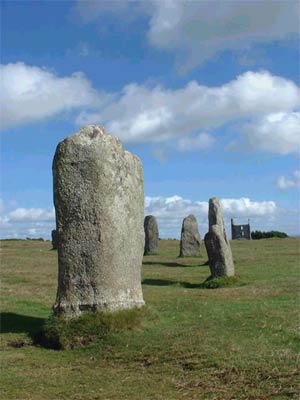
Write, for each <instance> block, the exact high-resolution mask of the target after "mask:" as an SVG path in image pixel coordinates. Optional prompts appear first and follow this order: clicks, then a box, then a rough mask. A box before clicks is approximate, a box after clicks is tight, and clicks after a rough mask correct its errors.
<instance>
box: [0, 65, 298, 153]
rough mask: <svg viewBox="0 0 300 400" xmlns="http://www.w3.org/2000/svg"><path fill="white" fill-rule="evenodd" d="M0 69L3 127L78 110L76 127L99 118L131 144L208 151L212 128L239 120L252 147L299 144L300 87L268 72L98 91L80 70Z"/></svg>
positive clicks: (291, 148)
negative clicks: (216, 82)
mask: <svg viewBox="0 0 300 400" xmlns="http://www.w3.org/2000/svg"><path fill="white" fill-rule="evenodd" d="M1 72H2V77H3V82H4V85H3V90H2V92H1V94H0V99H1V102H2V105H3V107H2V116H1V117H2V118H1V119H2V127H3V128H10V127H14V126H18V125H23V124H28V123H33V122H38V121H42V120H44V119H47V118H50V117H54V116H56V115H58V114H59V113H62V112H66V111H69V112H70V111H72V110H73V111H74V110H75V109H77V110H78V113H77V117H76V123H77V124H78V125H86V124H95V123H99V124H100V125H104V127H105V128H106V129H107V131H108V132H110V133H112V134H114V135H116V136H118V137H119V138H120V139H121V140H123V141H124V142H126V143H152V144H161V143H169V144H171V149H173V150H174V149H177V150H179V151H194V150H203V149H208V148H209V147H212V145H213V144H214V141H215V139H216V135H212V133H214V132H213V131H215V130H217V129H218V128H221V127H223V126H225V125H228V124H235V125H236V127H237V128H238V129H236V130H237V131H238V135H239V134H241V135H243V136H242V137H243V139H244V142H246V144H247V148H249V147H250V148H251V149H253V150H262V151H267V152H272V153H277V154H289V153H293V152H297V150H298V149H299V134H298V132H299V127H300V122H299V120H300V118H299V115H300V113H299V111H297V110H299V104H300V89H299V87H297V86H296V85H295V84H294V83H293V82H292V81H290V80H288V79H285V78H282V77H279V76H274V75H272V74H270V73H269V72H267V71H261V72H251V71H248V72H246V73H244V74H242V75H239V76H238V77H237V78H236V79H234V80H232V81H230V82H227V83H225V84H223V85H221V86H216V87H208V86H205V85H202V84H200V83H198V82H196V81H191V82H189V83H188V84H186V86H184V87H182V88H180V89H168V88H164V87H162V86H154V87H151V86H147V85H139V84H135V83H132V84H129V85H126V86H125V87H124V88H123V89H122V90H121V91H119V92H115V93H104V92H99V91H96V90H94V89H93V88H92V86H91V84H90V83H89V82H88V81H87V80H86V78H85V77H84V75H83V74H80V73H76V74H73V75H71V76H70V77H65V78H60V77H57V76H56V75H54V74H53V73H52V72H50V71H48V70H45V69H42V68H39V67H32V66H27V65H25V64H23V63H16V64H8V65H6V66H2V67H1ZM278 99H280V101H278ZM245 121H247V124H246V122H245ZM237 142H238V141H237ZM237 145H239V146H240V144H239V143H238V144H237Z"/></svg>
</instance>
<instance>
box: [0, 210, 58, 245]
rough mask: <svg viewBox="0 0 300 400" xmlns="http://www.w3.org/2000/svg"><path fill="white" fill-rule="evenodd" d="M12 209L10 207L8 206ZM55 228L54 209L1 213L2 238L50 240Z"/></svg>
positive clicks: (4, 211) (5, 211) (3, 211)
mask: <svg viewBox="0 0 300 400" xmlns="http://www.w3.org/2000/svg"><path fill="white" fill-rule="evenodd" d="M7 206H8V208H10V205H9V204H8V205H7ZM54 227H55V213H54V208H51V209H43V208H17V209H15V210H13V211H8V210H7V207H5V206H3V208H2V210H1V211H0V228H1V235H0V237H1V238H23V239H24V238H26V237H31V238H40V237H42V238H45V239H50V236H51V230H52V229H54Z"/></svg>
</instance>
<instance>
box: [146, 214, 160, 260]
mask: <svg viewBox="0 0 300 400" xmlns="http://www.w3.org/2000/svg"><path fill="white" fill-rule="evenodd" d="M144 230H145V248H144V254H145V255H147V254H157V252H158V236H159V234H158V226H157V221H156V218H155V217H154V216H153V215H147V216H146V217H145V219H144Z"/></svg>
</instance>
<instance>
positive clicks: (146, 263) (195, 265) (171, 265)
mask: <svg viewBox="0 0 300 400" xmlns="http://www.w3.org/2000/svg"><path fill="white" fill-rule="evenodd" d="M143 265H163V266H165V267H199V266H200V264H192V265H189V264H181V263H178V262H159V261H144V262H143ZM201 265H206V264H201Z"/></svg>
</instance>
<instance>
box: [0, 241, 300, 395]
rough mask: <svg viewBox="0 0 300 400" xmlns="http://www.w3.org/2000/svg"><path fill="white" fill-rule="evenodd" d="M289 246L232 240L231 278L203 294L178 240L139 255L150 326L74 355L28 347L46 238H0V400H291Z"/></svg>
mask: <svg viewBox="0 0 300 400" xmlns="http://www.w3.org/2000/svg"><path fill="white" fill-rule="evenodd" d="M299 244H300V241H299V240H297V239H268V240H258V241H235V242H232V251H233V256H234V260H235V266H236V272H237V274H238V277H239V278H238V283H237V284H236V286H234V287H226V288H218V289H203V287H202V286H201V283H202V282H203V281H204V280H205V279H206V278H207V277H208V276H209V268H208V266H207V265H205V263H206V261H207V256H206V252H205V249H204V247H202V253H201V254H202V255H201V257H199V258H185V259H179V258H177V255H178V251H179V243H178V242H177V241H160V242H159V255H157V256H148V257H144V262H143V293H144V299H145V301H146V303H147V305H148V306H149V308H150V309H151V310H152V312H153V313H154V314H157V318H156V319H152V320H150V321H149V322H147V323H145V325H144V327H143V328H139V329H136V330H133V331H126V332H122V333H115V334H111V335H109V336H107V337H106V338H105V339H103V340H102V341H99V342H97V343H94V344H92V345H90V346H87V347H81V348H77V349H74V350H64V351H55V350H48V349H45V348H42V347H38V346H34V345H33V343H32V337H33V335H34V333H35V332H37V331H38V330H39V329H40V328H41V326H42V324H43V322H44V320H45V318H47V317H48V316H49V314H50V313H51V306H52V304H53V302H54V298H55V294H56V280H57V259H56V258H57V255H56V252H55V251H51V244H50V242H37V241H2V242H1V247H2V250H1V251H2V256H1V259H2V268H1V270H2V283H1V308H2V322H1V330H2V335H1V336H2V341H1V395H0V398H1V399H3V400H9V399H19V400H29V399H30V400H46V399H47V400H48V399H53V400H54V399H55V400H60V399H74V400H82V399H84V400H95V399H101V400H106V399H107V400H113V399H114V400H123V399H132V400H144V399H147V400H148V399H149V400H150V399H151V400H157V399H161V400H173V399H174V400H176V399H199V400H205V399H218V400H219V399H220V400H223V399H224V400H227V399H228V400H229V399H231V400H233V399H235V400H239V399H253V400H259V399H274V400H275V399H276V400H279V399H298V398H299V395H300V390H299V369H298V366H297V361H298V362H299V358H298V360H297V356H298V351H299V292H298V290H299Z"/></svg>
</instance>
